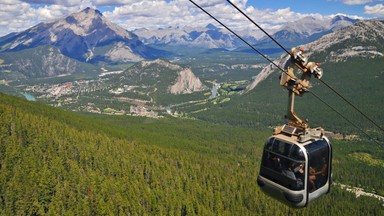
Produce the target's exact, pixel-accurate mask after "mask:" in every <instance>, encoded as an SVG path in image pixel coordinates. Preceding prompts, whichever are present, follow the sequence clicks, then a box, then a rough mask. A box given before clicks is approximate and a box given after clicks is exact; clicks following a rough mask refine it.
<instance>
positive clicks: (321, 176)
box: [190, 0, 384, 208]
mask: <svg viewBox="0 0 384 216" xmlns="http://www.w3.org/2000/svg"><path fill="white" fill-rule="evenodd" d="M190 2H191V3H193V4H194V5H195V6H196V7H198V8H199V9H200V10H202V11H203V12H205V13H206V14H208V15H209V16H210V17H211V18H212V19H214V20H215V21H217V22H218V23H219V24H221V25H222V26H223V27H225V28H226V29H227V30H228V31H230V32H231V33H232V34H234V35H235V36H237V37H238V38H239V39H240V40H242V41H243V42H244V43H245V44H247V45H248V46H249V47H251V48H252V49H253V50H254V51H255V52H257V53H258V54H259V55H261V56H262V57H264V58H265V59H266V60H267V61H269V62H270V63H271V64H272V65H274V66H275V67H276V68H278V69H279V70H281V71H282V74H281V76H280V85H281V86H282V87H284V88H286V89H287V90H288V109H287V115H286V118H287V119H288V120H289V122H288V123H287V124H285V125H283V126H280V127H277V128H275V129H274V133H273V135H272V136H270V137H269V138H268V139H267V142H266V143H265V145H264V150H263V156H262V159H261V166H260V172H259V176H258V178H257V183H258V185H259V186H260V188H261V190H262V191H263V192H264V193H266V194H267V195H269V196H271V197H273V198H275V199H277V200H279V201H281V202H283V203H285V204H287V205H289V206H291V207H295V208H301V207H305V206H306V205H307V204H308V203H309V202H312V201H313V200H315V199H316V198H318V197H320V196H322V195H324V194H326V193H328V192H329V191H330V186H331V183H332V179H331V178H332V146H331V143H330V142H329V140H328V138H327V137H326V136H325V134H324V129H323V128H321V127H318V128H310V127H309V125H308V122H306V121H303V120H301V119H300V118H299V117H298V116H297V115H296V113H295V112H294V101H295V96H296V95H297V96H302V95H303V94H305V93H307V92H310V91H309V82H310V79H311V76H314V77H315V78H317V79H318V80H319V81H320V82H321V83H323V84H324V85H325V86H327V87H328V88H329V89H331V90H332V91H333V92H334V93H335V94H337V95H338V96H339V97H340V98H342V99H343V100H344V101H345V102H347V103H348V104H349V105H350V106H352V107H353V108H354V109H355V110H357V111H358V112H359V113H360V114H361V115H363V116H364V117H365V118H366V119H368V120H369V121H370V122H372V123H373V124H374V125H375V126H376V127H378V128H379V129H380V130H381V131H384V129H383V128H381V127H380V126H379V125H378V124H377V123H375V122H374V121H373V120H372V119H370V118H369V117H368V116H367V115H365V114H364V113H363V112H362V111H360V110H359V109H358V108H357V107H355V106H354V105H353V104H352V103H351V102H349V101H348V100H347V99H346V98H345V97H343V96H342V95H341V94H339V93H338V92H337V91H336V90H335V89H333V88H332V87H331V86H330V85H328V84H327V83H325V82H324V81H323V80H321V77H322V75H323V70H322V69H321V68H320V64H319V63H315V62H309V61H308V58H307V57H306V56H305V55H304V50H303V49H301V48H300V49H299V48H292V49H291V50H290V51H288V50H287V49H285V48H284V47H283V46H282V45H281V44H280V43H279V42H278V41H276V40H275V39H274V38H273V37H272V36H271V35H269V34H268V33H267V32H266V31H265V30H264V29H263V28H261V27H260V26H259V25H258V24H257V23H255V22H254V21H253V20H252V19H250V18H249V17H248V16H247V15H246V14H245V13H244V12H243V11H241V10H240V9H239V8H238V7H237V6H236V5H234V4H233V3H232V2H231V1H229V0H227V2H228V3H229V4H230V5H232V6H233V7H234V8H236V9H237V10H238V11H239V12H240V13H241V14H242V15H244V16H245V17H246V18H247V19H248V20H249V21H251V22H252V23H253V24H254V25H255V26H257V27H258V28H259V29H260V30H261V31H263V32H264V33H265V34H266V35H267V36H268V37H269V38H271V40H273V41H274V42H275V43H276V44H277V45H279V46H280V48H282V49H283V50H284V51H285V52H286V53H287V54H288V55H289V59H288V60H287V62H286V64H285V66H284V69H283V68H281V67H280V66H279V65H277V64H276V63H275V62H274V61H272V60H271V59H269V57H267V56H266V55H264V54H263V53H261V52H260V51H259V50H257V49H256V48H254V47H253V46H252V45H251V44H249V43H248V42H247V41H245V40H244V39H243V38H242V37H241V36H239V35H238V34H236V33H235V32H234V31H232V30H231V29H230V28H228V27H227V26H226V25H225V24H223V23H222V22H220V21H219V20H218V19H217V18H215V17H214V16H212V15H211V14H210V13H209V12H207V11H206V10H204V9H203V8H202V7H201V6H199V5H198V4H196V3H195V2H194V1H193V0H190ZM295 68H298V69H300V70H301V71H302V72H303V73H302V76H301V77H300V78H298V77H296V76H295V74H294V71H295ZM310 93H311V94H312V95H314V96H315V97H316V98H317V99H319V100H320V101H321V102H323V103H324V104H326V105H327V106H328V107H330V108H331V109H332V110H333V111H335V112H336V113H337V114H339V115H340V116H341V117H343V118H344V119H345V120H346V121H348V122H349V123H351V124H352V125H353V126H355V127H356V128H357V129H359V130H360V131H362V132H363V133H364V134H365V135H367V136H368V137H369V138H371V139H373V138H372V137H371V136H369V135H368V134H367V133H365V131H364V130H362V129H361V128H360V127H358V126H357V125H356V124H354V123H353V122H351V121H350V120H349V119H348V118H346V117H344V115H342V114H341V113H340V112H338V111H337V110H336V109H334V108H333V107H332V106H330V105H329V104H327V103H326V102H325V101H324V100H322V99H321V98H320V97H319V96H317V95H316V94H314V93H313V92H310ZM373 140H374V139H373ZM374 141H375V142H377V143H378V141H377V140H374ZM378 144H379V143H378Z"/></svg>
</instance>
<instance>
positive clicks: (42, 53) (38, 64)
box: [12, 47, 82, 77]
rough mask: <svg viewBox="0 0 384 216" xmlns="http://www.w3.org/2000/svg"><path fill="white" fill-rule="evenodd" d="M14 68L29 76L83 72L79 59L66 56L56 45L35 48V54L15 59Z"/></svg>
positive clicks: (50, 75)
mask: <svg viewBox="0 0 384 216" xmlns="http://www.w3.org/2000/svg"><path fill="white" fill-rule="evenodd" d="M12 69H13V70H14V71H19V72H21V73H23V74H25V75H27V76H28V77H52V76H57V75H61V74H72V73H75V72H82V71H81V65H80V63H79V62H78V61H76V60H74V59H71V58H68V57H66V56H65V55H63V54H62V53H61V52H60V50H58V48H56V47H39V48H36V49H34V55H25V56H23V57H22V58H19V59H18V60H15V61H14V62H13V65H12Z"/></svg>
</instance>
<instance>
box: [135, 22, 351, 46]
mask: <svg viewBox="0 0 384 216" xmlns="http://www.w3.org/2000/svg"><path fill="white" fill-rule="evenodd" d="M356 21H357V20H356V19H352V18H349V17H346V16H342V15H336V16H333V17H323V18H316V17H310V16H308V17H304V18H301V19H299V20H297V21H295V22H288V23H287V24H285V25H283V26H282V27H281V28H280V29H278V30H268V31H269V33H270V34H271V35H272V37H273V38H275V39H277V41H279V42H281V43H282V44H284V45H285V46H288V47H290V46H295V45H299V44H304V43H307V42H311V41H314V40H316V39H318V38H320V37H321V36H323V35H325V34H328V33H331V32H333V31H336V30H338V29H340V28H343V27H346V26H349V25H352V24H354V23H355V22H356ZM133 32H134V33H135V34H136V35H138V36H139V38H140V39H141V40H142V41H143V42H144V43H146V44H152V45H158V46H180V45H181V46H190V47H205V48H227V49H234V48H238V47H241V46H244V43H243V42H242V41H241V40H240V39H239V38H237V37H236V36H235V35H233V34H232V33H230V32H229V31H227V30H226V29H223V28H218V27H216V26H215V25H213V24H209V25H207V26H206V27H204V28H201V27H189V26H185V27H179V26H177V27H169V28H159V29H155V30H153V29H145V28H142V29H136V30H134V31H133ZM238 34H239V35H241V36H242V37H243V38H244V39H245V40H246V41H247V42H249V43H250V44H255V46H257V47H261V48H270V47H276V45H274V44H273V42H272V41H271V40H270V39H269V38H268V37H266V36H264V34H263V33H262V32H261V31H260V30H258V29H257V27H256V26H255V29H252V30H249V29H248V30H242V31H239V32H238Z"/></svg>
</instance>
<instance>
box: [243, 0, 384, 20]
mask: <svg viewBox="0 0 384 216" xmlns="http://www.w3.org/2000/svg"><path fill="white" fill-rule="evenodd" d="M380 2H381V3H382V4H383V3H384V2H383V1H369V0H368V1H367V0H365V1H364V0H362V1H358V0H356V1H342V0H269V1H268V0H249V1H248V2H247V5H249V6H253V7H256V8H261V9H268V8H269V9H273V10H277V9H280V8H287V7H289V8H290V9H291V10H292V11H295V12H298V13H319V14H322V15H331V14H337V13H342V14H347V15H355V16H360V17H366V18H370V17H376V16H377V15H370V14H365V12H366V10H365V8H364V7H365V6H371V7H372V6H375V5H377V4H379V3H380ZM383 15H384V14H382V15H381V16H383Z"/></svg>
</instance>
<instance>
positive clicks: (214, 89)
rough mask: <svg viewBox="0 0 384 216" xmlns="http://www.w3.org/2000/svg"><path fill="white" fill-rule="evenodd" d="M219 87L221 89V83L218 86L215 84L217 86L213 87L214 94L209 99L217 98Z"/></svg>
mask: <svg viewBox="0 0 384 216" xmlns="http://www.w3.org/2000/svg"><path fill="white" fill-rule="evenodd" d="M219 87H220V84H219V83H217V84H215V85H214V86H213V88H212V94H211V96H210V97H209V99H213V98H215V97H216V95H217V91H218V90H219Z"/></svg>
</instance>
